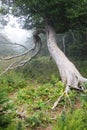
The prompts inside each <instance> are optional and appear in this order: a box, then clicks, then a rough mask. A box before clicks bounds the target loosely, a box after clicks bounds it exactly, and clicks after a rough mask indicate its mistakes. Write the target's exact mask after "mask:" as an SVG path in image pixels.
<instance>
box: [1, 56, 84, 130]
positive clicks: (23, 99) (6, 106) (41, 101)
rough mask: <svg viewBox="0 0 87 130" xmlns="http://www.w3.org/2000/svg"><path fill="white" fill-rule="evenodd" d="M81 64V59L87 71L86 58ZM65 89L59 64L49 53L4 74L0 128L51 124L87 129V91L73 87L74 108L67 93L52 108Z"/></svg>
mask: <svg viewBox="0 0 87 130" xmlns="http://www.w3.org/2000/svg"><path fill="white" fill-rule="evenodd" d="M81 66H82V64H81V62H80V61H79V62H77V67H80V70H81V71H82V73H83V74H84V75H86V74H87V69H86V66H87V62H85V61H84V68H83V67H81ZM63 90H64V85H63V83H62V82H61V81H60V77H59V75H58V72H57V68H56V65H55V63H54V62H53V61H52V60H50V58H49V57H42V58H36V59H34V60H32V61H31V63H29V64H28V65H26V66H25V67H22V68H20V69H17V70H16V71H10V72H9V73H8V74H5V75H3V76H2V77H0V130H12V129H13V130H35V129H38V128H42V130H44V128H45V127H48V126H49V125H50V126H52V127H53V130H68V129H70V130H81V129H83V130H86V128H87V125H86V124H87V121H86V120H87V119H86V118H87V112H86V109H87V103H86V102H87V95H86V94H83V93H76V92H74V91H72V92H71V93H70V98H71V102H72V105H73V108H71V107H70V104H69V102H68V100H67V98H66V96H65V97H64V98H63V99H62V101H61V102H60V103H59V106H58V107H57V108H56V110H55V111H52V110H51V108H52V106H53V104H54V102H55V101H56V100H57V98H58V96H60V95H61V93H62V92H63ZM76 96H77V97H76ZM77 108H78V109H77ZM73 126H74V127H73Z"/></svg>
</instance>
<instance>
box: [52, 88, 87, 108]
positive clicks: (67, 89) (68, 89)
mask: <svg viewBox="0 0 87 130" xmlns="http://www.w3.org/2000/svg"><path fill="white" fill-rule="evenodd" d="M74 89H75V88H74ZM75 90H77V91H84V92H87V90H83V89H82V88H81V89H80V88H79V89H77V88H76V89H75ZM69 92H70V87H69V86H67V87H66V89H65V91H64V92H63V93H62V95H60V96H59V97H58V99H57V101H56V102H55V103H54V105H53V107H52V110H55V108H56V107H57V105H58V104H59V102H60V101H61V100H62V98H63V97H64V96H66V97H67V98H68V101H69V104H70V106H71V107H72V103H71V99H70V97H69Z"/></svg>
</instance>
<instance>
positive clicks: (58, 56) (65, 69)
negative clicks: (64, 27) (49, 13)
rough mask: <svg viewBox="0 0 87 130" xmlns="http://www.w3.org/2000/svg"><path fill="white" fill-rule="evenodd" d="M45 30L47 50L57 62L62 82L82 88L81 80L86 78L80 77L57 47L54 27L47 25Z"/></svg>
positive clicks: (83, 80) (85, 80) (67, 85)
mask: <svg viewBox="0 0 87 130" xmlns="http://www.w3.org/2000/svg"><path fill="white" fill-rule="evenodd" d="M46 32H47V46H48V50H49V52H50V54H51V56H52V58H53V59H54V60H55V62H56V64H57V67H58V69H59V72H60V76H61V79H62V81H63V83H64V84H66V87H68V88H70V87H72V88H75V89H79V90H83V82H87V79H86V78H84V77H82V75H81V74H80V73H79V71H78V70H77V69H76V67H75V65H74V64H73V63H72V62H71V61H69V59H68V58H67V57H66V56H65V54H64V53H63V52H62V51H61V50H60V49H59V47H58V45H57V40H56V33H55V31H54V29H53V28H52V27H51V26H49V25H48V26H47V31H46ZM67 91H68V90H67Z"/></svg>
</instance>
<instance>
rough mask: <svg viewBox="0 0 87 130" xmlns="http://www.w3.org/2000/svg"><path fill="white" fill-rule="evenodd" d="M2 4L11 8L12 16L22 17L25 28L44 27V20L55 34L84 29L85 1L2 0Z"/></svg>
mask: <svg viewBox="0 0 87 130" xmlns="http://www.w3.org/2000/svg"><path fill="white" fill-rule="evenodd" d="M2 2H3V3H5V4H9V3H10V4H9V6H11V5H12V6H13V13H14V15H16V16H18V15H19V16H21V15H22V16H24V18H25V27H26V28H29V27H30V28H32V27H37V28H38V27H39V28H40V27H44V25H45V20H47V21H48V23H49V24H51V25H52V26H54V27H55V29H56V31H57V32H65V31H66V30H69V29H73V28H74V29H76V28H78V29H85V27H86V24H87V22H86V21H87V17H86V16H87V8H86V6H87V0H84V1H82V0H70V1H68V0H54V1H52V0H50V1H49V0H44V1H42V0H30V1H27V0H25V1H23V0H9V1H6V0H4V1H2ZM14 5H15V6H14ZM16 7H17V8H16ZM61 14H62V15H61ZM25 16H26V17H25Z"/></svg>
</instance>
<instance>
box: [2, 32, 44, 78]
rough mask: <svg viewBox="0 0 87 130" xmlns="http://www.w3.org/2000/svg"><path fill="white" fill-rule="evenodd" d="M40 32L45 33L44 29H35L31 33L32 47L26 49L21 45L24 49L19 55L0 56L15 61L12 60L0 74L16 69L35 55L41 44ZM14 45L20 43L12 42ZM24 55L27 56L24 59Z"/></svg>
mask: <svg viewBox="0 0 87 130" xmlns="http://www.w3.org/2000/svg"><path fill="white" fill-rule="evenodd" d="M40 33H45V30H42V29H40V30H36V31H35V32H34V34H33V39H34V43H35V45H34V47H33V48H32V49H27V48H26V47H25V46H22V47H24V48H25V49H26V51H25V52H24V53H22V54H19V55H15V56H10V57H6V58H4V57H0V59H1V60H11V59H14V58H15V60H16V61H14V62H12V63H11V64H10V65H9V66H8V67H7V68H6V69H5V70H4V71H3V72H2V73H1V74H0V76H1V75H2V74H4V73H6V72H7V71H8V70H12V69H16V68H18V67H21V66H24V65H25V64H26V63H27V62H29V61H30V60H31V59H32V58H33V57H35V56H36V55H37V54H38V53H39V51H40V50H41V46H42V42H41V38H40V37H39V34H40ZM14 45H20V44H16V43H14ZM21 57H22V58H21ZM26 57H29V58H27V59H26ZM16 58H21V59H16Z"/></svg>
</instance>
